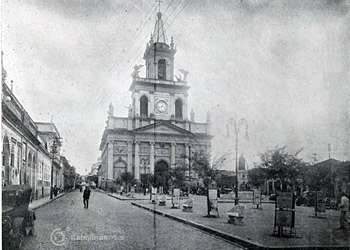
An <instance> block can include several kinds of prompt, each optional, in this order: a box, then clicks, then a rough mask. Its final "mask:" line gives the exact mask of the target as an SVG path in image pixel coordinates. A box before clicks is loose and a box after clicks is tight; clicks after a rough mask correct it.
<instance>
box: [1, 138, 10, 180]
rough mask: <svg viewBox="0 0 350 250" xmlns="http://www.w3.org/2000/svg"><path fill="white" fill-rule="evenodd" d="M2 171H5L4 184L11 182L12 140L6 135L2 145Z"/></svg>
mask: <svg viewBox="0 0 350 250" xmlns="http://www.w3.org/2000/svg"><path fill="white" fill-rule="evenodd" d="M2 171H3V183H2V184H3V185H9V184H10V142H9V139H8V137H7V135H5V137H4V140H3V147H2Z"/></svg>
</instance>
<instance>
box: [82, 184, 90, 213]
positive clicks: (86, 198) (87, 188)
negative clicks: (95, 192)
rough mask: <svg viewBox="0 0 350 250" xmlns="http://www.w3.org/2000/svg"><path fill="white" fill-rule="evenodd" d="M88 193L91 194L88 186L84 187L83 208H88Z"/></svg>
mask: <svg viewBox="0 0 350 250" xmlns="http://www.w3.org/2000/svg"><path fill="white" fill-rule="evenodd" d="M90 193H91V190H90V188H89V186H86V187H85V189H84V193H83V203H84V208H89V198H90Z"/></svg>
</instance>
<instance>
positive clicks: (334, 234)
mask: <svg viewBox="0 0 350 250" xmlns="http://www.w3.org/2000/svg"><path fill="white" fill-rule="evenodd" d="M190 198H193V213H186V212H183V211H182V209H171V208H170V206H171V202H170V201H167V204H166V207H161V206H158V205H154V204H150V203H149V202H147V201H135V202H132V204H133V205H136V206H139V207H142V208H144V209H147V210H149V211H152V212H153V210H154V209H155V210H156V213H158V214H161V215H163V216H167V217H170V218H172V219H175V220H177V221H180V222H183V223H186V224H189V225H191V226H194V227H197V228H199V229H200V230H203V231H206V232H208V233H211V234H215V235H217V236H219V237H223V238H225V239H227V240H230V241H233V242H235V243H238V244H241V245H242V246H245V247H248V248H258V249H268V248H271V249H349V239H350V234H349V231H343V230H337V228H338V227H339V211H334V210H327V217H326V218H311V217H310V216H313V215H314V210H313V208H310V207H296V220H295V229H296V233H297V235H298V236H299V237H298V238H281V237H275V236H271V235H272V232H273V226H274V205H273V204H263V206H262V208H263V209H262V210H258V209H256V208H255V206H253V205H252V204H251V203H250V204H245V206H246V211H245V214H246V216H245V225H243V226H237V225H232V224H228V222H227V221H228V216H227V215H226V214H225V212H226V211H228V210H230V209H231V208H232V204H229V203H219V215H220V217H219V218H205V217H203V216H204V215H206V214H207V211H206V209H207V208H206V197H204V196H190Z"/></svg>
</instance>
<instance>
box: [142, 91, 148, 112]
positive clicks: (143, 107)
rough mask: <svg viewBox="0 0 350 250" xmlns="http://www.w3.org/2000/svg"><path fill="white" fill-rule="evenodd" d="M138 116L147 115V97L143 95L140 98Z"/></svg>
mask: <svg viewBox="0 0 350 250" xmlns="http://www.w3.org/2000/svg"><path fill="white" fill-rule="evenodd" d="M140 116H144V117H145V116H148V98H147V96H145V95H144V96H142V97H141V99H140Z"/></svg>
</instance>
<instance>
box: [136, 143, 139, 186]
mask: <svg viewBox="0 0 350 250" xmlns="http://www.w3.org/2000/svg"><path fill="white" fill-rule="evenodd" d="M139 153H140V142H139V141H135V179H136V180H140V155H139Z"/></svg>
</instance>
